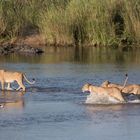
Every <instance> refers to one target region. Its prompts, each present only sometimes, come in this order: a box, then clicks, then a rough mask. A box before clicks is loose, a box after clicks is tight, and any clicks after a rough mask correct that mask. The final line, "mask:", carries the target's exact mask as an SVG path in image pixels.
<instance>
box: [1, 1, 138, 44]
mask: <svg viewBox="0 0 140 140" xmlns="http://www.w3.org/2000/svg"><path fill="white" fill-rule="evenodd" d="M30 26H32V27H34V28H38V29H39V32H40V34H42V35H43V37H44V39H45V41H46V43H48V44H55V45H58V44H61V45H65V44H76V45H92V46H97V45H98V46H122V45H124V44H126V45H132V44H140V32H139V31H140V1H139V0H61V1H60V0H31V1H24V0H23V1H20V0H7V1H0V39H1V40H6V39H13V38H17V37H19V36H23V35H24V32H27V31H28V30H27V29H28V28H27V27H30Z"/></svg>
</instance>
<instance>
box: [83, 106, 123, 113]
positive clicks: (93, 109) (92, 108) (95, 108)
mask: <svg viewBox="0 0 140 140" xmlns="http://www.w3.org/2000/svg"><path fill="white" fill-rule="evenodd" d="M124 107H125V105H124V104H114V105H113V104H112V105H111V104H110V105H87V106H86V108H87V110H88V111H89V112H90V113H96V112H98V111H105V112H107V111H120V110H122V109H123V108H124Z"/></svg>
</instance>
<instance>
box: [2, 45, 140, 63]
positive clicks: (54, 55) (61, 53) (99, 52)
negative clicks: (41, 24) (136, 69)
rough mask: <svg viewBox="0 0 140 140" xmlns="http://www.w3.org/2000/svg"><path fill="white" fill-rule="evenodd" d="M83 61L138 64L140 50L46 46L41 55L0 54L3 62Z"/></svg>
mask: <svg viewBox="0 0 140 140" xmlns="http://www.w3.org/2000/svg"><path fill="white" fill-rule="evenodd" d="M65 61H67V62H74V61H75V62H84V63H95V64H98V63H117V64H122V63H123V64H130V63H133V64H135V63H136V64H137V63H138V64H139V63H140V50H139V49H137V50H134V51H133V50H132V51H128V52H124V51H122V50H114V49H111V48H105V47H101V48H100V47H97V48H95V47H75V48H74V47H67V48H66V47H46V50H45V53H44V54H42V55H36V56H33V55H28V56H27V55H20V54H19V55H17V54H16V55H15V54H11V55H7V56H0V63H4V62H14V63H18V62H27V63H40V64H44V63H62V62H65Z"/></svg>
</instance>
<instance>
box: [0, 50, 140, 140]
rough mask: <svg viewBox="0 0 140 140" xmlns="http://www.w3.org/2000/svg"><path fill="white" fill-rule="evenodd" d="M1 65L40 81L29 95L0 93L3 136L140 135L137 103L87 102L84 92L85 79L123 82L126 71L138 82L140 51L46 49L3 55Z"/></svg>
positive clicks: (20, 139) (86, 138)
mask: <svg viewBox="0 0 140 140" xmlns="http://www.w3.org/2000/svg"><path fill="white" fill-rule="evenodd" d="M77 51H79V53H77ZM0 68H6V69H10V70H16V71H23V72H26V75H27V77H28V78H29V79H32V78H35V79H36V84H35V85H33V86H32V85H28V84H27V83H26V84H25V85H26V87H27V91H26V93H22V92H10V91H7V92H1V93H0V104H1V107H0V140H9V139H10V140H30V139H34V140H93V139H95V140H99V139H103V140H118V139H122V140H138V139H139V138H140V133H139V130H140V105H139V104H125V105H123V104H118V105H86V104H84V102H85V100H86V97H87V95H88V94H83V93H82V92H81V87H82V86H83V84H84V83H86V82H91V83H94V84H97V85H99V84H101V83H102V82H103V81H104V80H106V79H108V80H110V81H112V82H116V83H123V81H124V78H125V76H124V74H125V73H128V75H129V80H128V82H129V83H140V76H139V72H140V51H133V52H121V51H115V50H107V49H102V50H101V49H95V48H88V49H86V48H83V49H79V50H78V49H77V48H76V49H73V48H47V49H46V53H45V54H43V55H41V56H31V55H26V56H25V55H11V56H1V57H0ZM12 86H15V87H16V86H17V85H16V84H14V85H12Z"/></svg>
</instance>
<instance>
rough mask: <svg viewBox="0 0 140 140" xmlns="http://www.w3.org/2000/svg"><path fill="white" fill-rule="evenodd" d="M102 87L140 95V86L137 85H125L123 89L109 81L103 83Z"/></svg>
mask: <svg viewBox="0 0 140 140" xmlns="http://www.w3.org/2000/svg"><path fill="white" fill-rule="evenodd" d="M101 86H102V87H116V88H118V89H120V90H121V91H122V92H123V93H126V94H132V93H133V94H140V85H137V84H130V85H126V86H125V87H124V86H122V85H119V84H115V83H111V82H109V81H105V82H104V83H103V84H102V85H101Z"/></svg>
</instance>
